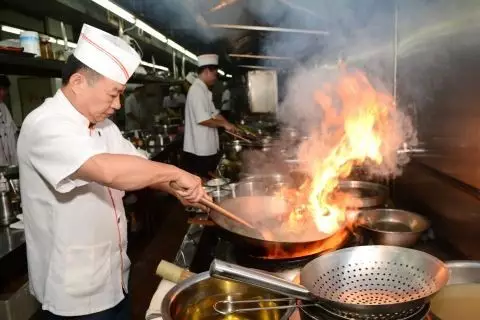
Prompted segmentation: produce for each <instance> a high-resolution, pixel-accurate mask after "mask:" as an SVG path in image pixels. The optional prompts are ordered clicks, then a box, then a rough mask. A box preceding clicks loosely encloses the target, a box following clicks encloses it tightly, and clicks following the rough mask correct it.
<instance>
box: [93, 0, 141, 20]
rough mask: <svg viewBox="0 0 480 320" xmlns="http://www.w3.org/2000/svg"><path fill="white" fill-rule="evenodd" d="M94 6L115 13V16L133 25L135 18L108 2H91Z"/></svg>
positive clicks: (95, 0)
mask: <svg viewBox="0 0 480 320" xmlns="http://www.w3.org/2000/svg"><path fill="white" fill-rule="evenodd" d="M92 1H93V2H95V3H96V4H98V5H99V6H101V7H104V8H105V9H107V10H109V11H111V12H113V13H115V14H116V15H117V16H119V17H120V18H122V19H123V20H125V21H128V22H130V23H135V20H136V19H135V16H134V15H133V14H131V13H130V12H128V11H127V10H125V9H122V8H121V7H119V6H118V5H116V4H115V3H113V2H112V1H110V0H92Z"/></svg>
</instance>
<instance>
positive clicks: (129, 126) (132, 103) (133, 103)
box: [125, 93, 143, 131]
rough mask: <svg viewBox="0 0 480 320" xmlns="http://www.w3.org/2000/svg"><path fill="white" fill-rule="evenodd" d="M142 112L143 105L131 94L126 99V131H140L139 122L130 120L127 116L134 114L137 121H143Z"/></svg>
mask: <svg viewBox="0 0 480 320" xmlns="http://www.w3.org/2000/svg"><path fill="white" fill-rule="evenodd" d="M142 111H143V110H142V105H141V104H140V102H139V101H138V99H137V97H136V96H135V94H133V93H131V94H130V95H129V96H128V97H126V98H125V130H127V131H130V130H135V129H140V124H139V123H138V122H137V121H135V120H132V119H130V117H128V116H127V114H129V113H132V114H133V115H134V116H135V117H136V118H137V119H142V118H143V112H142Z"/></svg>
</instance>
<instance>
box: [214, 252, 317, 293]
mask: <svg viewBox="0 0 480 320" xmlns="http://www.w3.org/2000/svg"><path fill="white" fill-rule="evenodd" d="M210 276H212V277H213V278H217V279H222V280H231V281H235V282H240V283H244V284H248V285H251V286H254V287H258V288H262V289H265V290H268V291H272V292H275V293H278V294H282V295H285V296H288V297H292V298H296V299H302V300H316V299H317V298H316V297H315V296H314V295H312V294H311V293H310V291H308V290H307V288H305V287H304V286H301V285H297V284H294V283H292V282H290V281H286V280H283V279H281V278H278V277H275V276H273V275H270V274H268V273H265V272H262V271H257V270H254V269H250V268H245V267H241V266H239V265H236V264H232V263H228V262H225V261H221V260H218V259H215V260H213V262H212V264H211V265H210Z"/></svg>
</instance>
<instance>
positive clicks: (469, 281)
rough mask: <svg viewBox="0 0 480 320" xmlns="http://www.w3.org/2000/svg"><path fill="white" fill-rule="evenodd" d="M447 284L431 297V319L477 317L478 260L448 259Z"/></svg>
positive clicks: (479, 274) (479, 288) (479, 276)
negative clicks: (448, 275)
mask: <svg viewBox="0 0 480 320" xmlns="http://www.w3.org/2000/svg"><path fill="white" fill-rule="evenodd" d="M446 265H447V267H448V270H449V273H450V277H449V279H448V282H447V285H446V286H445V287H443V289H442V290H440V292H439V293H438V294H437V295H436V296H435V297H434V298H433V299H432V304H431V307H432V308H431V311H432V313H433V315H432V317H431V318H432V319H433V320H451V319H478V312H479V310H480V307H479V306H478V303H479V301H480V261H449V262H447V263H446Z"/></svg>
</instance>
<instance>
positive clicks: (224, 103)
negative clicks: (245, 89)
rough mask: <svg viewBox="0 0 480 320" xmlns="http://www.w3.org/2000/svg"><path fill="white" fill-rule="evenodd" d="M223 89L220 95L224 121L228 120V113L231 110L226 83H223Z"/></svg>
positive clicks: (229, 95) (229, 94)
mask: <svg viewBox="0 0 480 320" xmlns="http://www.w3.org/2000/svg"><path fill="white" fill-rule="evenodd" d="M223 88H224V91H223V93H222V109H221V111H222V115H223V116H224V117H225V119H229V118H230V111H231V110H232V108H231V101H230V100H231V96H232V95H231V93H230V89H229V88H228V82H226V81H225V82H223Z"/></svg>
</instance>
